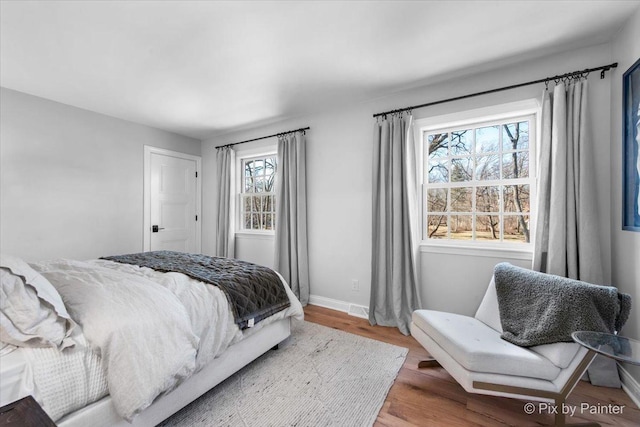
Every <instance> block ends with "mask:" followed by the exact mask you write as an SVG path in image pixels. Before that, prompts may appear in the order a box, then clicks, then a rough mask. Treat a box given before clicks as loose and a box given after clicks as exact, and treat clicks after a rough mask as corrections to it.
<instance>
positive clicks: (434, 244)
mask: <svg viewBox="0 0 640 427" xmlns="http://www.w3.org/2000/svg"><path fill="white" fill-rule="evenodd" d="M523 117H527V118H529V117H530V118H531V121H530V129H529V131H530V135H529V178H518V179H509V180H506V179H500V180H495V181H486V183H487V186H492V185H515V184H528V185H529V189H530V194H529V197H530V200H529V206H530V211H529V236H530V239H529V243H519V242H504V241H500V242H492V241H486V240H455V239H429V238H428V237H427V236H426V231H427V219H428V218H427V212H426V209H427V208H426V197H427V190H428V188H429V187H430V186H429V185H428V184H427V182H426V176H425V169H424V168H425V164H426V163H427V160H428V159H427V158H426V154H425V146H426V143H425V141H423V137H424V135H425V133H428V132H434V131H442V132H447V131H451V130H459V129H461V128H465V127H467V128H472V127H483V126H487V125H490V124H491V123H497V122H503V121H505V120H514V121H516V120H517V119H522V118H523ZM477 125H481V126H477ZM539 129H540V104H539V102H538V100H536V99H529V100H525V101H519V102H512V103H508V104H500V105H495V106H490V107H484V108H479V109H473V110H467V111H462V112H459V113H453V114H446V115H441V116H436V117H429V118H424V119H417V120H416V121H415V125H414V135H415V141H416V143H417V144H418V147H417V149H418V152H419V153H420V162H419V164H418V169H419V179H420V182H419V184H420V188H421V190H422V191H421V200H420V226H421V228H420V229H421V232H420V237H421V239H422V242H421V251H423V252H431V251H433V250H435V251H442V250H444V251H446V252H447V253H456V252H458V251H460V252H461V253H466V254H472V252H473V253H477V254H480V253H481V252H482V253H483V255H487V254H493V255H498V254H499V253H501V252H504V251H507V252H513V253H515V252H522V253H528V254H530V253H532V252H533V237H534V235H535V225H536V224H535V217H536V194H537V191H536V171H537V149H536V148H537V146H538V145H539V139H540V132H539ZM474 156H475V154H474ZM471 183H472V184H473V185H466V186H465V185H464V183H455V184H453V183H447V184H442V183H439V184H437V185H434V187H438V188H449V187H454V186H462V187H473V186H475V185H476V183H477V181H471ZM484 183H485V181H483V184H484ZM452 184H453V185H452ZM500 201H501V202H502V198H501V199H500ZM450 203H451V201H450V200H449V201H448V205H449V204H450ZM472 203H473V208H472V215H475V214H476V212H475V211H474V210H475V203H476V201H475V198H474V197H472ZM502 209H503V208H502V206H501V212H500V214H499V215H500V216H501V217H502V215H503V214H504V212H502ZM502 228H503V227H501V230H500V233H501V235H502V233H503V229H502ZM476 250H478V251H476ZM470 251H471V252H470Z"/></svg>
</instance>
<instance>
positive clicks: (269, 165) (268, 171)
mask: <svg viewBox="0 0 640 427" xmlns="http://www.w3.org/2000/svg"><path fill="white" fill-rule="evenodd" d="M264 173H265V175H273V174H274V173H276V159H275V157H267V158H266V159H264Z"/></svg>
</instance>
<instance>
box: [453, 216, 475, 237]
mask: <svg viewBox="0 0 640 427" xmlns="http://www.w3.org/2000/svg"><path fill="white" fill-rule="evenodd" d="M471 225H472V218H471V215H451V219H450V221H449V227H450V229H451V232H450V236H451V238H452V239H455V240H471V239H472V234H471Z"/></svg>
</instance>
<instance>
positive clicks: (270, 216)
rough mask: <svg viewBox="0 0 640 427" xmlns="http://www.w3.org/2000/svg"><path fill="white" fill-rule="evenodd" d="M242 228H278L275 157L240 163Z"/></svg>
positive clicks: (266, 156) (252, 159) (245, 160)
mask: <svg viewBox="0 0 640 427" xmlns="http://www.w3.org/2000/svg"><path fill="white" fill-rule="evenodd" d="M240 170H241V180H240V181H241V182H240V186H241V187H240V228H241V229H242V230H245V231H247V230H251V231H255V230H257V231H273V230H274V229H275V226H276V200H275V198H276V195H275V178H276V155H275V154H269V155H265V156H259V157H248V158H245V159H242V160H241V165H240Z"/></svg>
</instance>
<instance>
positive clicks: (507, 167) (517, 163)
mask: <svg viewBox="0 0 640 427" xmlns="http://www.w3.org/2000/svg"><path fill="white" fill-rule="evenodd" d="M528 176H529V152H528V151H514V152H513V153H509V154H504V155H503V156H502V177H503V178H504V179H511V178H526V177H528Z"/></svg>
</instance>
